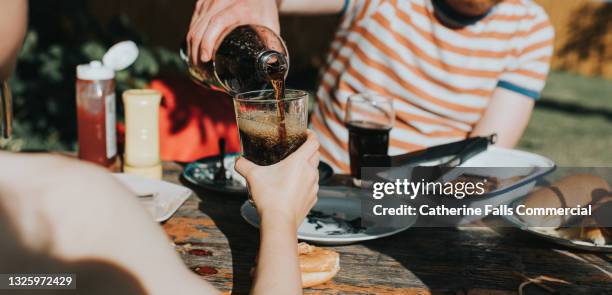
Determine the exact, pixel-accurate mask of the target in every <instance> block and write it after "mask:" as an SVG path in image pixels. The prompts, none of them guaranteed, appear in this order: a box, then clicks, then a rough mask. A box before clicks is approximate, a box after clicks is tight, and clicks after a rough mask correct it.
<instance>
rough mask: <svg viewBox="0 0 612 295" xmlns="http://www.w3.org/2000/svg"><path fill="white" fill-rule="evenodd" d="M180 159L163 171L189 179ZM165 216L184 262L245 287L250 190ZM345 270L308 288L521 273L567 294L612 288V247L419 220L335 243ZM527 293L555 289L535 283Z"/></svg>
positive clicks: (210, 277) (460, 284) (363, 287)
mask: <svg viewBox="0 0 612 295" xmlns="http://www.w3.org/2000/svg"><path fill="white" fill-rule="evenodd" d="M181 170H182V167H181V166H180V165H178V164H174V163H164V179H165V180H167V181H170V182H174V183H179V184H183V185H187V186H189V185H188V184H187V182H186V181H184V180H182V179H181V178H180V173H181ZM189 187H191V188H192V189H193V190H194V191H195V193H196V194H195V195H194V196H192V197H191V198H189V200H187V202H185V204H184V205H183V206H181V208H180V209H179V210H178V211H177V212H176V214H175V215H174V216H173V217H172V218H171V219H169V220H168V221H167V222H165V223H164V225H163V227H164V229H165V231H166V232H167V233H168V235H170V237H171V238H172V239H173V240H174V242H175V244H176V245H177V250H178V251H179V252H180V253H181V256H182V258H183V261H185V264H186V265H187V266H188V267H189V268H191V269H193V270H194V271H196V272H197V273H199V274H200V275H201V276H202V277H203V278H204V279H206V280H207V281H209V282H210V283H212V284H213V285H215V286H216V287H217V288H219V289H221V290H223V291H224V292H229V291H231V293H232V294H247V293H248V290H249V288H250V285H251V276H250V270H251V268H252V267H253V265H254V261H255V255H256V253H257V247H258V243H259V232H258V230H257V229H255V228H254V227H252V226H251V225H249V224H247V223H246V222H245V221H244V220H243V219H242V217H241V216H240V213H239V212H240V206H241V205H242V203H243V202H244V201H245V199H244V198H241V197H236V196H223V195H219V194H215V193H210V192H204V191H200V190H197V188H194V187H193V186H189ZM332 249H334V250H336V251H338V252H339V253H340V265H341V270H340V272H339V273H338V275H337V276H336V277H335V278H334V279H333V281H331V282H328V283H326V284H323V285H320V286H317V287H315V288H310V289H306V290H305V293H306V294H432V293H434V294H516V293H517V291H518V287H519V285H520V284H521V283H522V282H524V281H525V278H521V275H524V276H527V277H530V278H535V277H538V276H542V275H544V276H549V277H552V278H555V279H560V280H564V281H567V282H569V283H570V284H568V285H565V284H561V283H546V284H547V285H548V286H550V287H553V288H554V289H555V290H557V291H560V292H561V293H562V294H612V263H611V262H612V260H611V258H612V255H609V254H600V253H589V252H585V251H579V250H570V249H567V248H563V247H561V246H557V245H555V244H551V243H549V242H547V241H543V240H541V239H539V238H536V237H534V236H532V235H529V234H527V233H524V232H522V231H520V230H518V229H515V228H511V227H508V228H486V227H480V228H464V229H457V228H413V229H409V230H406V231H404V232H402V233H399V234H397V235H394V236H391V237H388V238H383V239H379V240H374V241H369V242H365V243H360V244H354V245H348V246H339V247H332ZM524 291H525V294H549V293H548V292H547V291H545V290H543V289H541V288H539V287H537V286H535V285H533V284H532V285H529V286H527V287H525V290H524Z"/></svg>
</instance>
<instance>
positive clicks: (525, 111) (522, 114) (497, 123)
mask: <svg viewBox="0 0 612 295" xmlns="http://www.w3.org/2000/svg"><path fill="white" fill-rule="evenodd" d="M533 106H534V100H533V98H531V97H527V96H524V95H521V94H519V93H517V92H513V91H510V90H507V89H504V88H499V87H498V88H497V89H496V90H495V91H494V92H493V97H492V98H491V103H490V104H489V106H488V107H487V109H486V110H485V112H484V114H483V116H482V119H480V121H479V122H478V123H477V124H476V126H474V130H472V133H471V134H470V135H471V136H485V135H489V134H491V133H497V136H498V138H497V145H498V146H501V147H507V148H512V147H514V146H515V145H516V144H517V143H518V141H519V140H520V139H521V136H522V135H523V132H524V131H525V128H526V127H527V123H529V118H530V117H531V111H532V110H533Z"/></svg>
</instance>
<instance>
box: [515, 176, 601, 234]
mask: <svg viewBox="0 0 612 295" xmlns="http://www.w3.org/2000/svg"><path fill="white" fill-rule="evenodd" d="M609 190H610V187H609V186H608V183H607V182H606V180H605V179H603V178H601V177H599V176H595V175H590V174H576V175H571V176H567V177H564V178H562V179H560V180H558V181H556V182H554V183H553V184H551V185H550V186H548V187H543V188H540V189H538V190H536V191H534V192H532V193H531V194H529V195H528V196H527V197H526V198H525V200H524V201H523V204H524V205H525V206H526V207H528V208H568V207H576V206H578V205H581V206H586V205H587V204H589V203H591V202H592V201H593V200H594V198H599V197H600V196H601V195H605V194H607V192H608V191H609ZM521 218H522V219H523V220H524V221H525V222H526V223H527V224H528V225H530V226H535V227H555V228H556V227H559V226H562V225H563V224H565V222H567V221H568V220H567V218H568V216H555V215H553V216H521Z"/></svg>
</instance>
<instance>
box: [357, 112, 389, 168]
mask: <svg viewBox="0 0 612 295" xmlns="http://www.w3.org/2000/svg"><path fill="white" fill-rule="evenodd" d="M346 127H347V128H348V132H349V156H350V159H351V175H352V176H353V177H355V178H357V179H360V178H361V157H362V156H363V155H366V154H373V155H386V154H387V152H388V151H389V132H390V131H391V127H389V126H388V125H383V124H378V123H374V122H368V121H349V122H347V123H346Z"/></svg>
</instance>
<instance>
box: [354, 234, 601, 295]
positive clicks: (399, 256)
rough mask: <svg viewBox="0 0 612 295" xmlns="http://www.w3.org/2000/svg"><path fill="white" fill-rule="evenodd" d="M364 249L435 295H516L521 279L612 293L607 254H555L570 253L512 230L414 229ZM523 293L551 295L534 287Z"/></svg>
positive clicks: (573, 289)
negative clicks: (547, 279) (549, 280)
mask: <svg viewBox="0 0 612 295" xmlns="http://www.w3.org/2000/svg"><path fill="white" fill-rule="evenodd" d="M363 245H364V246H365V247H367V248H369V249H371V250H373V251H376V252H378V253H381V254H383V255H386V256H388V257H390V258H391V259H393V260H395V261H396V262H398V263H400V264H401V265H402V266H403V267H404V268H405V269H406V270H407V271H406V273H402V274H401V276H407V279H408V281H413V282H414V284H415V285H414V286H411V287H417V288H418V287H423V288H427V289H428V290H431V291H432V292H434V293H436V294H437V293H441V294H472V292H475V293H478V292H481V293H482V294H490V293H491V292H493V291H495V292H499V293H495V294H514V293H516V292H518V287H519V285H520V284H521V283H522V282H524V281H525V279H523V278H521V277H519V275H518V274H522V275H525V276H527V277H530V278H535V277H538V276H542V275H545V276H549V277H553V278H556V279H561V280H565V281H567V282H570V283H572V284H570V285H563V284H559V283H546V285H547V286H550V287H553V288H554V289H556V290H558V291H560V292H561V294H611V293H610V292H612V275H610V273H611V272H612V267H610V264H609V263H610V258H609V257H608V256H606V255H605V254H597V253H589V252H585V251H576V250H572V252H566V251H556V250H555V249H560V250H567V249H564V248H563V247H558V246H556V245H554V244H551V243H549V242H547V241H544V240H541V239H539V238H536V237H534V236H532V235H530V234H528V233H525V232H521V231H520V230H518V229H516V228H511V227H497V228H493V229H490V228H468V229H458V228H412V229H409V230H406V231H404V232H402V233H399V234H397V235H394V236H391V237H388V238H383V239H379V240H373V241H369V242H366V243H364V244H363ZM594 262H595V263H597V264H599V265H601V264H604V265H605V264H606V263H607V266H606V267H605V268H602V267H600V266H596V264H593V263H594ZM389 275H394V274H392V273H390V274H389ZM395 275H397V273H396V274H395ZM419 281H420V283H419ZM421 283H422V285H424V286H422V285H420V284H421ZM524 291H525V292H526V293H525V294H550V293H549V292H547V291H545V290H543V289H541V288H539V287H536V286H534V285H529V286H527V287H525V290H524ZM483 292H484V293H483ZM481 293H478V294H481Z"/></svg>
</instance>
